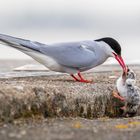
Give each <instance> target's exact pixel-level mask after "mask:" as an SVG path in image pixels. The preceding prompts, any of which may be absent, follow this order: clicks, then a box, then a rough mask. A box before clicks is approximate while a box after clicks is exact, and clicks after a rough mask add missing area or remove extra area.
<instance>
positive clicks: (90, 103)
mask: <svg viewBox="0 0 140 140" xmlns="http://www.w3.org/2000/svg"><path fill="white" fill-rule="evenodd" d="M111 75H117V76H119V75H120V72H114V73H113V72H105V73H89V74H84V77H86V78H87V79H93V78H94V81H95V83H94V84H85V83H78V82H74V81H73V80H72V79H71V77H69V76H66V75H65V76H62V75H58V76H41V77H27V78H10V79H1V80H0V120H1V121H12V120H14V119H17V118H21V117H32V116H34V115H41V116H43V117H56V116H57V117H64V116H65V117H77V116H80V117H85V118H96V117H104V116H109V117H118V116H120V115H121V112H120V109H119V106H122V103H120V102H119V101H118V100H117V99H114V98H113V97H112V91H113V88H114V86H115V85H114V83H115V80H116V79H111V78H110V79H109V76H111Z"/></svg>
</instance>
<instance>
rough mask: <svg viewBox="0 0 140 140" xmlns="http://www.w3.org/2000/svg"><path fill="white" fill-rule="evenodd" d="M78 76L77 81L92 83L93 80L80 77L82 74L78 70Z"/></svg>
mask: <svg viewBox="0 0 140 140" xmlns="http://www.w3.org/2000/svg"><path fill="white" fill-rule="evenodd" d="M78 76H79V78H80V80H79V82H83V83H92V82H93V81H90V80H85V79H84V78H83V77H82V75H81V73H80V72H78Z"/></svg>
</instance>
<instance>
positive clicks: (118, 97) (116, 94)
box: [113, 91, 125, 101]
mask: <svg viewBox="0 0 140 140" xmlns="http://www.w3.org/2000/svg"><path fill="white" fill-rule="evenodd" d="M113 96H114V97H115V98H117V99H119V100H121V101H125V98H123V97H122V96H120V95H119V94H118V93H117V92H116V91H113Z"/></svg>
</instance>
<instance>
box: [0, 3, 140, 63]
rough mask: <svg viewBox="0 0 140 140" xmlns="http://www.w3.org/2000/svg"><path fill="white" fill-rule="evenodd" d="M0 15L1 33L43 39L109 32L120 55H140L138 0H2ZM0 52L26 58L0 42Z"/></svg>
mask: <svg viewBox="0 0 140 140" xmlns="http://www.w3.org/2000/svg"><path fill="white" fill-rule="evenodd" d="M0 19H1V22H0V32H1V33H5V34H9V35H13V36H17V37H23V38H28V39H32V40H37V41H41V42H44V43H45V42H46V43H47V42H48V43H50V42H57V41H72V40H82V39H96V38H99V37H104V36H112V37H114V38H116V39H118V40H119V42H120V44H121V45H122V47H123V55H124V58H126V59H128V60H130V59H140V56H139V51H140V49H139V43H140V41H139V36H140V28H139V25H140V2H139V0H23V1H20V0H11V1H10V0H4V1H1V2H0ZM134 48H135V50H134ZM7 52H8V53H7ZM130 52H131V54H132V55H131V56H130ZM132 52H134V54H133V53H132ZM0 54H1V55H0V58H17V57H20V58H27V57H26V55H23V54H22V53H20V52H18V51H15V50H13V49H9V48H7V47H4V46H2V45H1V46H0Z"/></svg>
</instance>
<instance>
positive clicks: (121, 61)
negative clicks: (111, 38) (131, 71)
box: [113, 53, 127, 73]
mask: <svg viewBox="0 0 140 140" xmlns="http://www.w3.org/2000/svg"><path fill="white" fill-rule="evenodd" d="M113 54H114V56H115V59H116V60H117V61H118V62H119V64H120V65H121V67H122V68H123V71H124V72H125V73H127V67H126V65H125V63H124V61H123V59H122V57H121V56H119V55H117V54H115V53H113Z"/></svg>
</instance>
